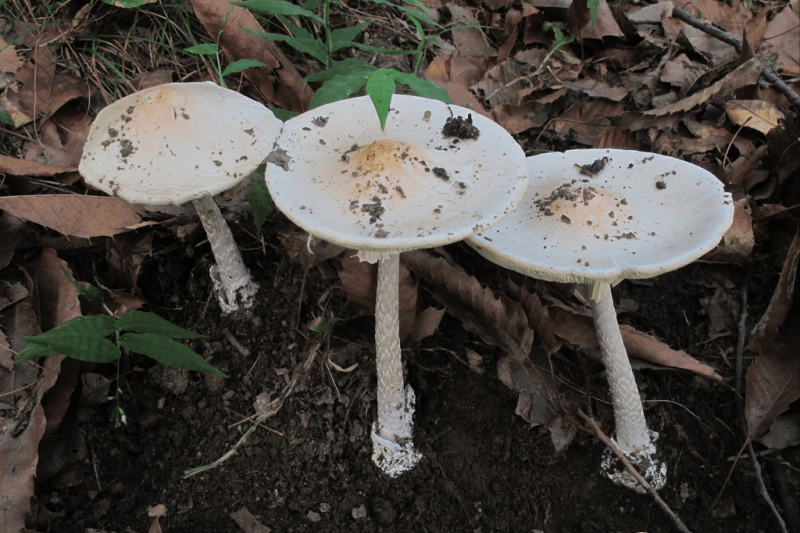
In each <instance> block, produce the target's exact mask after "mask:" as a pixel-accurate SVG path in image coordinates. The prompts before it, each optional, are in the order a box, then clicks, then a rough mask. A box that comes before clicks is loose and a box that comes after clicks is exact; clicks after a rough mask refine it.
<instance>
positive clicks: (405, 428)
mask: <svg viewBox="0 0 800 533" xmlns="http://www.w3.org/2000/svg"><path fill="white" fill-rule="evenodd" d="M382 255H383V257H382V258H381V259H380V260H379V261H378V287H377V291H376V299H375V352H376V359H377V367H378V420H377V422H376V423H375V425H374V426H373V432H372V441H373V444H374V450H373V453H372V460H373V461H374V462H375V464H376V465H378V466H379V467H380V468H381V469H382V470H383V471H384V472H386V473H387V474H389V476H391V477H395V476H397V475H399V474H401V473H403V472H405V471H406V470H408V469H410V468H411V467H413V466H414V465H415V464H416V463H417V461H419V459H420V458H421V457H422V456H421V455H420V454H419V453H418V452H416V451H414V445H413V442H412V431H413V425H412V415H413V413H414V390H413V389H412V388H411V387H410V386H408V387H404V386H403V362H402V359H401V357H400V312H399V298H400V254H399V253H388V254H382Z"/></svg>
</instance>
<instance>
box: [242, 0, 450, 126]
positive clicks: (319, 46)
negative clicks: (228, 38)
mask: <svg viewBox="0 0 800 533" xmlns="http://www.w3.org/2000/svg"><path fill="white" fill-rule="evenodd" d="M369 1H371V2H373V3H375V4H380V5H386V6H390V7H392V8H396V9H398V10H400V12H402V13H403V14H404V15H405V16H406V17H407V18H408V19H409V20H410V21H411V22H412V24H413V25H414V26H415V28H416V29H417V31H418V32H419V35H420V36H421V37H420V44H419V46H418V47H417V48H416V49H414V50H396V49H391V48H380V47H375V46H371V45H367V44H363V43H360V42H358V41H357V39H358V37H359V35H360V34H361V32H362V31H364V29H365V28H367V26H369V24H370V21H367V22H363V23H361V24H358V25H356V26H352V27H349V28H340V29H336V30H332V29H331V27H330V8H331V5H332V4H339V2H338V0H308V1H306V2H302V4H301V6H296V5H294V4H290V3H288V2H285V1H284V0H247V1H245V2H234V3H233V5H236V6H240V7H245V8H247V9H249V10H251V11H253V12H254V13H258V14H261V15H266V16H271V17H275V18H276V19H277V21H278V22H279V23H280V24H279V25H280V27H282V28H283V29H284V30H285V31H286V33H275V32H262V31H254V30H245V31H248V32H249V33H251V34H253V35H256V36H258V37H261V38H263V39H269V40H272V41H276V42H283V43H286V44H288V45H289V46H291V47H292V48H294V49H295V50H297V51H298V52H301V53H303V54H307V55H309V56H311V57H313V58H314V59H316V60H317V61H319V62H320V63H322V65H323V66H324V68H323V70H322V71H320V72H317V73H315V74H311V75H310V76H307V77H306V78H305V81H306V82H309V83H315V82H316V83H318V82H322V83H323V85H322V86H321V87H320V88H319V89H317V90H316V92H315V94H314V96H313V97H312V99H311V103H310V106H309V107H310V109H313V108H315V107H319V106H321V105H324V104H328V103H330V102H335V101H337V100H343V99H345V98H348V97H349V96H350V95H352V94H354V93H356V92H358V91H360V90H361V89H363V88H366V92H367V94H368V95H369V96H370V98H371V99H372V102H373V105H374V106H375V110H376V111H377V113H378V118H379V120H380V122H381V128H383V127H385V125H386V118H387V117H388V114H389V105H390V103H391V98H392V95H393V94H394V93H395V91H396V89H397V83H400V84H402V85H405V86H406V87H408V88H410V89H411V90H412V91H413V92H414V93H416V94H418V95H420V96H424V97H426V98H435V99H437V100H442V101H443V102H446V103H451V100H450V98H449V96H448V95H447V91H445V90H444V89H442V88H440V87H437V86H436V85H434V84H433V82H431V81H424V80H422V79H420V78H419V71H420V68H421V66H422V59H423V58H424V55H425V49H426V47H427V46H429V45H432V44H433V45H438V44H440V42H439V40H438V37H436V36H428V35H426V34H425V32H424V30H423V27H422V23H425V24H430V25H433V26H436V27H439V28H441V26H439V25H438V24H437V23H436V22H434V21H433V20H432V19H431V18H430V17H429V16H428V13H429V11H428V8H426V7H425V6H424V5H423V4H422V3H420V2H419V1H418V0H405V2H404V3H403V4H395V3H393V2H390V1H388V0H369ZM323 4H324V8H323V9H324V16H323V17H319V16H317V15H315V14H314V13H312V12H311V11H310V10H312V9H315V8H316V7H318V6H320V5H323ZM409 6H410V7H409ZM310 21H314V22H317V23H321V24H322V29H323V30H324V36H321V37H318V36H317V35H315V34H314V33H312V32H311V31H309V30H308V29H306V28H305V27H304V25H303V22H306V24H309V23H310ZM346 48H357V49H359V50H362V51H366V52H373V53H378V54H384V55H411V56H414V58H415V61H414V70H413V72H412V73H403V72H399V71H397V70H394V69H377V68H376V67H375V66H373V65H371V64H369V63H368V62H366V61H364V60H362V59H357V58H348V59H343V60H340V61H337V60H335V59H334V58H333V54H334V53H335V52H338V51H340V50H343V49H346Z"/></svg>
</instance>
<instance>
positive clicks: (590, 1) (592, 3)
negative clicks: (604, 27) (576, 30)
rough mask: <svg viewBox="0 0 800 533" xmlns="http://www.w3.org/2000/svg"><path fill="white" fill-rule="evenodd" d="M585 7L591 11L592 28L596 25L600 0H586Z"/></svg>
mask: <svg viewBox="0 0 800 533" xmlns="http://www.w3.org/2000/svg"><path fill="white" fill-rule="evenodd" d="M586 7H588V8H589V11H591V12H592V29H594V27H595V26H597V11H598V10H599V9H600V0H587V2H586Z"/></svg>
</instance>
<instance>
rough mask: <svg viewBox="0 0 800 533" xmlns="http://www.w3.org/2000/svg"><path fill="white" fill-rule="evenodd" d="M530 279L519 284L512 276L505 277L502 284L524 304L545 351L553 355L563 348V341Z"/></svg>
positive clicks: (511, 296)
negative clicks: (529, 284)
mask: <svg viewBox="0 0 800 533" xmlns="http://www.w3.org/2000/svg"><path fill="white" fill-rule="evenodd" d="M528 279H529V278H525V280H524V281H523V284H518V283H515V282H514V280H512V279H511V278H510V277H504V278H502V279H501V280H500V285H501V287H502V288H503V290H504V291H505V293H506V294H508V296H509V297H510V298H513V299H514V300H516V301H518V302H520V303H521V304H522V307H523V309H524V310H525V311H526V312H527V313H528V322H529V323H530V324H531V326H533V329H534V331H535V332H536V335H538V336H539V338H540V339H541V340H542V344H543V345H544V349H545V352H546V353H547V355H552V354H554V353H556V352H557V351H558V350H560V349H561V341H559V340H558V339H557V338H556V325H555V322H554V321H553V319H552V318H551V317H550V313H549V311H548V309H547V307H545V306H544V305H542V301H541V300H540V299H539V295H538V294H536V290H535V289H534V287H529V286H528V285H527V282H528Z"/></svg>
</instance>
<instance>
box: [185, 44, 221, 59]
mask: <svg viewBox="0 0 800 533" xmlns="http://www.w3.org/2000/svg"><path fill="white" fill-rule="evenodd" d="M183 51H184V52H186V53H187V54H194V55H196V56H213V55H217V54H218V53H219V46H217V45H216V44H214V43H203V44H196V45H194V46H190V47H189V48H184V49H183Z"/></svg>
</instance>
